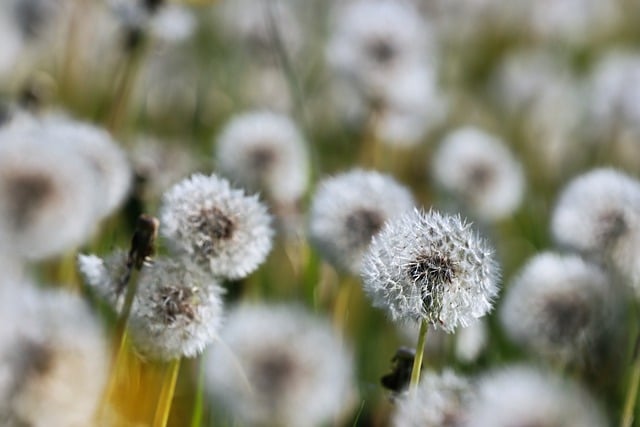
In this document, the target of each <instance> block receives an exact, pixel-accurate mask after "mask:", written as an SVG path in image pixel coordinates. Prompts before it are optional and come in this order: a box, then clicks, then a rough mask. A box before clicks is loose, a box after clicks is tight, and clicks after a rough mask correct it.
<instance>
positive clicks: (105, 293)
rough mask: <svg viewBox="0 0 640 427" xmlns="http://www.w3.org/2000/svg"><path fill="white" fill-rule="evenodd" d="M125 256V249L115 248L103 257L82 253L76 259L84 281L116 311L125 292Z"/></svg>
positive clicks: (118, 310)
mask: <svg viewBox="0 0 640 427" xmlns="http://www.w3.org/2000/svg"><path fill="white" fill-rule="evenodd" d="M127 258H128V256H127V253H126V252H125V251H123V250H116V251H114V252H113V253H111V254H109V255H108V256H107V257H106V258H105V259H102V258H100V257H98V256H96V255H83V254H79V255H78V259H77V265H78V271H79V272H80V274H81V275H82V278H83V279H84V281H85V283H86V284H87V285H88V286H89V287H90V288H93V289H94V290H95V291H96V292H97V293H98V295H100V297H101V298H103V299H104V300H105V301H106V302H107V303H108V304H109V305H111V307H112V308H113V309H114V310H116V311H117V312H120V309H121V308H122V305H123V303H124V298H125V294H126V289H125V288H124V285H125V284H124V279H125V278H126V276H127V274H128V271H127V270H128V269H127Z"/></svg>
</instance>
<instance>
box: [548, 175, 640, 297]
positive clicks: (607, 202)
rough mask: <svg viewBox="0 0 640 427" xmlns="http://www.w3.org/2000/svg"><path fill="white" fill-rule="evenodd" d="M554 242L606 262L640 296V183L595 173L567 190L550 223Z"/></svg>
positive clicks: (627, 177)
mask: <svg viewBox="0 0 640 427" xmlns="http://www.w3.org/2000/svg"><path fill="white" fill-rule="evenodd" d="M551 231H552V234H553V236H554V238H555V240H556V241H557V242H558V243H559V244H560V245H562V246H565V247H568V248H570V249H573V250H575V251H578V252H580V253H582V254H583V255H585V256H587V257H590V258H593V259H594V260H596V261H597V262H600V263H605V264H607V265H608V266H609V267H611V268H613V269H614V270H615V271H616V272H617V273H618V274H620V275H622V276H623V277H624V278H626V279H627V280H628V281H630V283H631V285H632V287H634V288H635V289H636V291H637V292H640V268H638V266H637V263H636V257H637V254H638V253H640V246H639V244H638V235H639V234H638V233H640V184H639V183H638V181H637V180H635V179H634V178H632V177H630V176H629V175H626V174H625V173H623V172H620V171H617V170H615V169H608V168H602V169H594V170H592V171H590V172H586V173H584V174H582V175H580V176H578V177H576V178H574V179H573V180H572V181H570V182H569V183H568V184H567V185H566V187H565V188H564V189H563V190H562V192H561V194H560V196H559V197H558V201H557V202H556V206H555V208H554V211H553V214H552V218H551Z"/></svg>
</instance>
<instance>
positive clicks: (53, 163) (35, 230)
mask: <svg viewBox="0 0 640 427" xmlns="http://www.w3.org/2000/svg"><path fill="white" fill-rule="evenodd" d="M0 141H1V142H2V143H0V251H11V252H12V253H13V254H18V255H19V256H20V257H24V258H29V259H43V258H47V257H50V256H53V255H56V254H59V253H61V252H63V251H65V250H67V249H69V248H72V247H74V246H75V245H78V244H80V243H82V242H83V241H84V240H85V239H87V238H88V237H89V235H90V234H91V232H92V231H93V229H94V226H95V222H96V207H95V206H96V205H97V200H96V197H95V193H94V190H95V186H96V179H95V175H94V174H93V172H92V171H91V169H90V168H89V167H88V166H87V164H86V162H85V161H84V160H83V159H82V158H81V157H80V156H79V155H77V153H74V152H69V151H68V150H65V149H64V147H59V146H53V145H51V144H46V143H43V142H41V141H38V140H37V139H36V138H35V135H34V134H32V133H30V132H27V131H21V130H19V129H14V128H9V129H3V130H2V131H0ZM70 218H73V221H70V220H69V219H70Z"/></svg>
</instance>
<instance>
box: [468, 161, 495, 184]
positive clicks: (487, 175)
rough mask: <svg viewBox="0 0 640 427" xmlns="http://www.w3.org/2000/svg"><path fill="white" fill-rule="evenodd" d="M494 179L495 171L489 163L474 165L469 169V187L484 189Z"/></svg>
mask: <svg viewBox="0 0 640 427" xmlns="http://www.w3.org/2000/svg"><path fill="white" fill-rule="evenodd" d="M493 179H494V171H493V169H492V168H491V167H489V165H484V164H478V165H474V166H473V167H472V168H471V170H470V171H469V175H468V180H469V187H471V188H474V189H477V190H483V189H485V188H486V187H488V186H489V185H490V184H491V181H493Z"/></svg>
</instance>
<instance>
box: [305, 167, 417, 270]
mask: <svg viewBox="0 0 640 427" xmlns="http://www.w3.org/2000/svg"><path fill="white" fill-rule="evenodd" d="M414 206H415V202H414V200H413V196H412V195H411V193H410V192H409V190H407V189H406V188H405V187H404V186H402V185H401V184H399V183H398V182H397V181H395V180H394V179H393V178H392V177H391V176H389V175H384V174H381V173H379V172H375V171H365V170H360V169H355V170H352V171H350V172H346V173H342V174H339V175H336V176H334V177H331V178H327V179H325V180H324V181H322V182H321V183H320V184H319V186H318V190H317V191H316V194H315V195H314V196H313V200H312V204H311V212H310V218H309V229H310V238H311V242H312V243H313V245H314V246H315V247H316V248H317V249H318V250H319V251H320V253H321V254H322V256H323V257H324V258H326V259H327V260H328V261H329V262H330V263H331V264H332V265H334V266H335V267H337V268H339V269H340V270H345V271H348V272H350V273H351V274H355V275H357V274H359V272H360V265H361V263H362V257H363V255H364V252H365V251H366V249H367V247H368V246H369V243H370V242H371V238H372V237H373V236H374V235H375V234H376V233H378V232H379V231H380V229H381V228H382V226H383V224H384V223H385V221H387V220H388V219H389V218H392V217H395V216H398V215H400V214H402V213H404V212H407V211H409V210H411V209H412V208H413V207H414Z"/></svg>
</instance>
